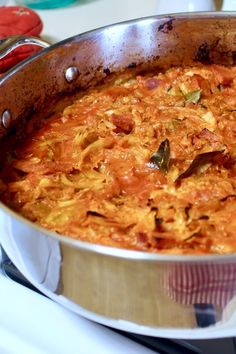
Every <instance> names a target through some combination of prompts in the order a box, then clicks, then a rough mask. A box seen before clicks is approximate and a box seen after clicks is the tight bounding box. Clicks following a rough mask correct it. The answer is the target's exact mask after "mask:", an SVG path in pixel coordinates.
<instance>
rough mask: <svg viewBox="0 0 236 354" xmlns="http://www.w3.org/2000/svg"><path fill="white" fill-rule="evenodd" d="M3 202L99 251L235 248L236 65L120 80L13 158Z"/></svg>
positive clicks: (78, 104)
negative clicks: (98, 247) (109, 248)
mask: <svg viewBox="0 0 236 354" xmlns="http://www.w3.org/2000/svg"><path fill="white" fill-rule="evenodd" d="M0 177H1V187H0V188H1V200H2V201H3V202H4V203H6V204H8V205H9V206H10V207H11V208H13V209H14V210H16V211H17V212H19V213H21V214H22V215H23V216H25V217H26V218H28V219H30V220H32V221H33V222H36V223H38V224H40V225H42V226H44V227H45V228H48V229H50V230H53V231H56V232H57V233H60V234H63V235H68V236H69V237H72V238H75V239H80V240H84V241H88V242H92V243H98V244H103V245H109V246H114V247H121V248H126V249H135V250H142V251H148V252H158V253H160V252H161V253H172V254H178V253H179V254H206V253H218V254H224V253H232V252H235V251H236V67H231V68H227V67H223V66H219V65H207V66H204V65H202V66H200V67H185V68H181V67H178V68H171V69H169V70H167V71H166V72H164V73H156V74H151V75H137V76H133V77H130V76H127V75H125V74H123V75H121V77H120V78H118V79H116V81H115V82H113V83H112V84H111V83H110V84H106V85H105V84H104V86H100V87H99V88H94V89H91V90H89V91H88V92H86V93H85V94H84V95H83V96H82V97H80V98H77V99H76V100H75V101H74V103H73V104H72V105H71V106H69V107H67V108H66V109H65V110H64V111H63V112H62V113H60V114H56V115H54V116H52V117H50V118H49V119H47V120H46V119H45V121H44V122H43V124H42V127H41V128H40V129H39V130H37V131H35V132H34V133H31V134H30V135H29V136H28V137H27V138H26V139H25V141H24V144H22V145H20V146H19V147H17V148H16V149H15V151H13V152H12V153H11V158H10V159H9V156H8V160H7V162H6V163H5V166H4V167H3V169H2V172H1V176H0Z"/></svg>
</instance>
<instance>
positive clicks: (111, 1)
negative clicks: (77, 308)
mask: <svg viewBox="0 0 236 354" xmlns="http://www.w3.org/2000/svg"><path fill="white" fill-rule="evenodd" d="M190 2H191V4H192V8H189V7H188V8H186V10H189V9H190V10H191V9H192V10H208V9H209V8H207V7H206V6H213V7H214V6H215V5H214V3H213V5H212V2H211V1H209V2H208V1H207V0H203V1H200V0H198V1H194V0H189V1H187V0H186V1H182V0H181V1H179V0H168V2H167V1H166V0H159V1H158V0H119V1H116V0H77V1H76V2H74V3H73V4H71V5H70V6H68V7H65V8H59V9H53V10H40V11H37V12H38V14H39V15H40V17H41V18H42V21H43V23H44V29H43V34H42V37H43V38H45V39H47V40H49V41H50V42H51V43H55V42H58V41H60V40H62V39H65V38H68V37H71V36H73V35H76V34H78V33H82V32H85V31H88V30H91V29H94V28H97V27H101V26H104V25H108V24H111V23H115V22H120V21H124V20H128V19H132V18H139V17H144V16H150V15H155V14H158V13H165V12H166V11H167V10H168V9H167V8H166V5H167V3H168V6H169V8H170V11H169V12H178V9H180V10H181V11H183V10H184V9H183V3H185V5H186V4H187V3H188V4H189V3H190ZM217 3H218V2H217ZM14 4H15V2H14V1H13V0H9V2H8V3H7V5H14ZM180 4H181V6H182V7H181V8H180V7H178V6H180ZM197 6H198V7H197ZM199 6H200V8H199ZM172 10H173V11H172ZM221 10H225V11H232V10H236V0H225V1H224V2H223V5H222V8H221ZM2 261H3V265H4V264H5V266H6V264H7V263H6V262H9V261H8V260H6V259H5V258H2ZM0 264H1V255H0ZM9 264H10V263H9ZM9 264H8V265H9ZM9 269H10V268H9ZM9 269H8V270H9ZM5 270H6V267H5ZM14 272H15V270H14V268H11V269H10V271H9V272H7V273H8V275H9V274H10V275H11V278H9V277H6V272H5V273H4V272H3V271H2V272H1V271H0V294H1V295H0V300H1V301H0V353H1V354H5V353H6V354H7V353H14V354H15V353H16V354H28V353H29V354H36V353H37V354H42V353H49V354H54V353H55V354H60V353H61V354H65V353H68V354H87V353H88V354H89V353H96V354H106V353H114V354H115V353H117V354H118V353H125V354H126V353H127V354H132V353H135V354H149V353H150V354H151V353H162V354H165V353H168V354H171V353H175V354H178V353H179V354H184V353H186V354H187V353H189V354H190V353H204V354H208V353H214V354H221V353H223V352H224V353H227V354H233V353H236V345H235V340H234V338H228V339H218V340H216V339H215V340H207V341H188V342H187V341H175V340H172V341H170V340H167V339H157V338H150V337H145V336H138V335H137V336H136V335H132V334H128V333H121V332H119V333H118V332H117V331H114V330H112V329H108V328H106V327H104V326H102V325H99V324H96V323H93V322H91V321H89V320H86V319H84V318H82V317H80V316H78V315H76V314H74V313H72V312H70V311H69V310H67V309H65V308H63V307H62V306H60V305H58V304H56V303H55V302H53V301H52V300H50V299H48V298H46V297H45V296H43V295H42V294H39V293H38V292H36V291H34V290H31V289H30V288H29V287H30V285H29V284H27V283H25V282H24V280H23V281H22V279H17V278H18V274H14ZM13 278H14V279H15V280H16V279H17V281H18V282H15V281H14V280H12V279H13ZM19 282H20V283H23V285H22V284H20V283H19ZM24 285H26V286H24ZM235 323H236V320H235Z"/></svg>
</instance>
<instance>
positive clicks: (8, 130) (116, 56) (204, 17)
mask: <svg viewBox="0 0 236 354" xmlns="http://www.w3.org/2000/svg"><path fill="white" fill-rule="evenodd" d="M5 44H6V43H5ZM14 45H15V44H14ZM14 45H13V44H11V45H10V47H12V46H14ZM5 50H6V46H5ZM235 60H236V14H233V13H224V14H220V13H198V14H194V15H187V14H179V15H176V16H175V15H173V16H170V17H161V16H157V17H150V18H144V19H138V20H134V21H130V22H125V23H120V24H116V25H112V26H108V27H104V28H101V29H97V30H95V31H91V32H88V33H85V34H82V35H78V36H75V37H72V38H69V39H67V40H64V41H62V42H60V43H58V44H55V45H52V46H50V47H49V48H47V49H44V50H42V51H41V52H40V53H38V54H36V55H34V56H33V57H31V58H30V59H28V60H26V61H24V62H22V63H21V64H19V65H17V66H16V67H15V68H13V69H12V70H10V71H9V72H8V73H6V74H5V75H4V76H2V77H1V79H0V119H1V123H2V124H1V127H0V137H1V139H6V138H8V136H9V135H10V134H15V135H16V136H18V135H21V134H22V133H23V132H24V129H25V126H26V124H25V123H26V121H27V120H29V119H31V117H32V116H33V115H34V113H35V112H37V113H39V114H41V113H43V114H47V113H46V112H48V111H49V110H50V109H54V105H56V103H57V101H58V98H60V100H59V101H61V102H64V97H66V99H68V97H70V95H71V94H73V93H74V92H75V91H76V90H83V89H86V87H88V86H90V85H94V84H96V82H98V81H100V80H101V79H102V78H104V77H106V76H107V75H109V74H110V73H113V72H118V71H120V70H122V69H124V68H126V67H130V68H132V67H133V68H135V70H137V67H138V68H139V67H140V68H142V69H148V68H153V67H156V68H157V69H158V68H160V69H162V68H167V67H169V66H171V65H191V64H196V63H197V62H204V63H212V62H214V63H220V64H226V65H231V64H234V63H235ZM52 107H53V108H52ZM40 112H41V113H40ZM1 155H2V156H4V151H1ZM0 225H1V236H0V241H1V244H2V245H3V247H4V249H5V251H6V252H7V254H8V256H9V257H10V258H11V259H12V261H13V262H14V263H15V265H16V266H17V267H18V268H19V269H20V271H21V272H22V273H23V274H24V275H25V276H26V277H27V278H28V279H29V280H30V281H31V282H32V283H33V284H34V285H35V286H36V287H37V288H39V289H40V290H41V291H42V292H43V293H45V294H46V295H48V296H49V297H50V298H52V299H54V300H55V301H57V302H59V303H61V304H62V305H64V306H66V307H67V308H69V309H71V310H72V311H74V312H76V313H78V314H80V315H82V316H85V317H87V318H89V319H92V320H94V321H97V322H100V323H103V324H106V325H109V326H112V327H116V328H120V329H123V330H128V331H133V332H137V333H143V334H150V335H155V336H165V337H185V338H187V337H188V338H193V337H194V338H197V337H198V338H203V337H207V338H210V337H214V336H218V337H219V336H222V335H233V334H236V327H234V326H232V325H231V326H230V324H232V323H234V322H233V320H234V310H235V305H234V303H235V300H234V297H235V295H236V280H235V276H234V273H236V272H235V269H236V255H235V254H233V255H227V256H178V255H157V254H148V253H145V252H138V251H129V250H122V249H116V248H110V247H105V246H100V245H94V244H88V243H86V242H81V241H75V240H73V239H70V238H67V237H64V236H60V235H57V234H55V233H52V232H49V231H47V230H45V229H43V228H41V227H39V226H37V225H34V224H33V223H31V222H29V221H27V220H25V219H23V218H22V217H21V216H19V215H17V214H16V213H14V212H13V211H11V210H9V208H8V207H6V206H5V205H1V207H0ZM16 296H17V295H16ZM47 315H48V314H47ZM199 327H201V328H199ZM203 327H207V329H205V328H203ZM224 328H226V329H227V328H228V329H229V330H228V332H227V334H225V332H224V331H223V329H224ZM183 329H185V331H183ZM218 329H220V332H219V331H218V332H217V330H218ZM234 332H235V333H234ZM223 333H224V334H223Z"/></svg>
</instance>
